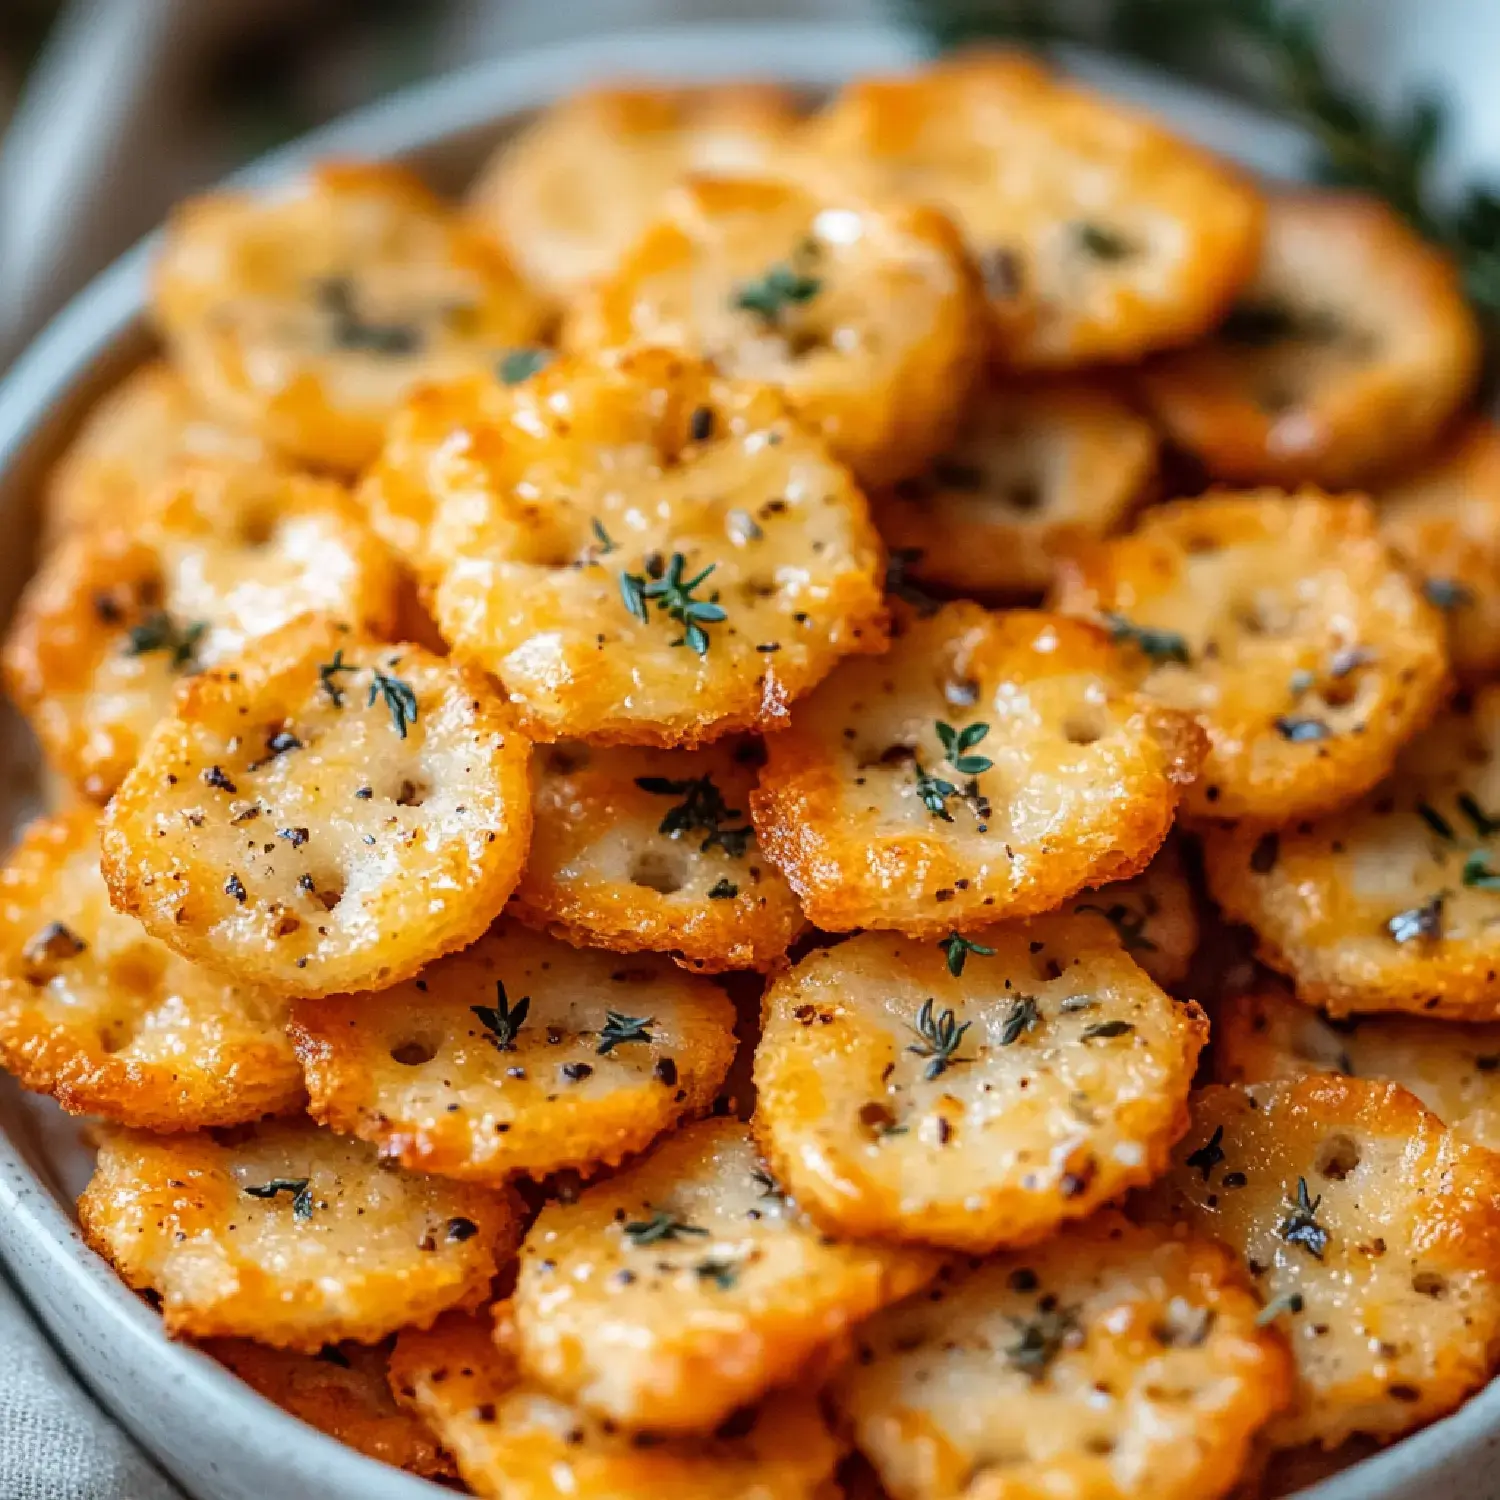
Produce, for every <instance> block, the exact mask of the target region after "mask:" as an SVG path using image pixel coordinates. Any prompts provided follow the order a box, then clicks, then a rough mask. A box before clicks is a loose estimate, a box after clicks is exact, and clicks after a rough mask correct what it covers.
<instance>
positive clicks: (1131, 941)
mask: <svg viewBox="0 0 1500 1500" xmlns="http://www.w3.org/2000/svg"><path fill="white" fill-rule="evenodd" d="M1073 910H1074V911H1091V912H1094V913H1095V914H1096V915H1097V916H1101V917H1103V918H1104V920H1105V921H1106V922H1108V923H1109V925H1110V926H1111V927H1113V928H1114V930H1115V931H1116V932H1117V933H1118V934H1119V935H1120V942H1121V945H1122V946H1123V947H1124V949H1125V951H1126V952H1127V953H1132V952H1135V951H1137V950H1139V951H1140V952H1142V953H1155V952H1156V944H1155V943H1154V942H1152V941H1151V939H1150V938H1148V937H1147V936H1146V923H1147V921H1148V920H1149V919H1148V918H1147V916H1146V914H1145V912H1141V911H1132V910H1131V909H1130V908H1129V907H1128V906H1126V905H1125V904H1124V903H1123V902H1121V901H1115V902H1113V903H1111V904H1110V905H1109V906H1100V905H1099V904H1098V902H1096V901H1080V902H1079V903H1078V905H1077V906H1075V907H1074V908H1073Z"/></svg>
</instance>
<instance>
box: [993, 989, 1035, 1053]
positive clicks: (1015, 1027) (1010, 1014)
mask: <svg viewBox="0 0 1500 1500" xmlns="http://www.w3.org/2000/svg"><path fill="white" fill-rule="evenodd" d="M1041 1019H1042V1013H1041V1011H1040V1010H1039V1009H1038V1008H1037V1003H1036V996H1035V995H1017V996H1016V998H1015V999H1014V1000H1012V1001H1011V1002H1010V1009H1009V1010H1008V1011H1006V1013H1005V1019H1004V1020H1003V1021H1002V1022H1001V1023H1000V1045H1001V1046H1002V1047H1010V1046H1013V1045H1014V1044H1015V1043H1016V1042H1018V1041H1020V1040H1021V1037H1022V1035H1023V1034H1024V1033H1025V1032H1028V1031H1033V1030H1035V1028H1036V1025H1037V1023H1038V1022H1039V1021H1040V1020H1041Z"/></svg>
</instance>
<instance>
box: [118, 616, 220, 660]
mask: <svg viewBox="0 0 1500 1500" xmlns="http://www.w3.org/2000/svg"><path fill="white" fill-rule="evenodd" d="M207 629H208V621H207V620H194V621H193V622H192V623H191V624H189V625H179V624H178V623H177V621H176V620H174V619H173V618H172V616H171V615H169V614H168V613H167V612H166V610H164V609H158V610H154V611H152V613H151V614H149V615H147V616H146V618H145V619H144V620H142V621H141V622H140V624H139V625H132V626H131V627H130V638H129V639H128V640H127V642H126V644H125V654H126V655H127V656H148V655H150V654H151V653H152V652H155V651H165V652H166V653H167V655H168V656H169V657H170V658H171V666H172V670H173V671H174V672H180V671H182V669H183V668H184V667H189V666H195V665H196V664H197V660H196V659H197V655H198V644H199V642H200V641H202V639H203V636H204V632H206V631H207Z"/></svg>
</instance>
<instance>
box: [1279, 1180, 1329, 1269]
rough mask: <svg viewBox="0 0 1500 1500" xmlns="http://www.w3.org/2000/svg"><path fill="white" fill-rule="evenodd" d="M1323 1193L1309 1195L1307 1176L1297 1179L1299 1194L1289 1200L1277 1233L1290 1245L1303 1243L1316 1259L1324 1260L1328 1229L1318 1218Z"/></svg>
mask: <svg viewBox="0 0 1500 1500" xmlns="http://www.w3.org/2000/svg"><path fill="white" fill-rule="evenodd" d="M1322 1201H1323V1195H1322V1194H1321V1193H1320V1194H1319V1195H1318V1196H1317V1197H1316V1198H1311V1197H1309V1196H1308V1192H1307V1178H1305V1177H1299V1178H1298V1179H1297V1196H1296V1198H1294V1199H1289V1200H1288V1201H1287V1205H1286V1206H1287V1215H1286V1217H1285V1218H1284V1219H1283V1220H1282V1221H1281V1223H1280V1224H1279V1225H1277V1227H1276V1233H1277V1234H1279V1235H1280V1236H1281V1238H1282V1239H1284V1240H1285V1241H1286V1242H1287V1244H1289V1245H1301V1247H1302V1248H1303V1249H1304V1250H1306V1251H1307V1253H1308V1254H1309V1255H1310V1256H1312V1257H1313V1259H1314V1260H1322V1259H1323V1252H1324V1251H1325V1250H1326V1249H1327V1248H1328V1231H1327V1230H1326V1229H1325V1228H1324V1227H1323V1226H1322V1225H1321V1224H1320V1223H1318V1220H1317V1213H1318V1205H1319V1204H1320V1203H1322Z"/></svg>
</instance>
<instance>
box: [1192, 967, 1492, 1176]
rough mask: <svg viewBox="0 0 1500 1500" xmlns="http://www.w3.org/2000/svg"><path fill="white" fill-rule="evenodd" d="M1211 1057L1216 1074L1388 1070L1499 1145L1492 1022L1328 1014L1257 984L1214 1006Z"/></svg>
mask: <svg viewBox="0 0 1500 1500" xmlns="http://www.w3.org/2000/svg"><path fill="white" fill-rule="evenodd" d="M1213 1059H1214V1076H1215V1077H1216V1078H1217V1079H1218V1080H1219V1081H1220V1082H1221V1083H1268V1082H1270V1081H1272V1080H1274V1079H1278V1078H1300V1077H1302V1076H1303V1075H1304V1074H1306V1073H1343V1074H1345V1075H1346V1076H1347V1077H1351V1078H1354V1077H1358V1078H1385V1079H1389V1080H1390V1081H1391V1082H1392V1083H1399V1084H1400V1085H1401V1086H1402V1087H1403V1088H1405V1089H1408V1090H1410V1091H1411V1092H1412V1093H1413V1094H1415V1095H1416V1096H1417V1098H1418V1099H1420V1100H1421V1101H1422V1103H1423V1104H1424V1105H1425V1106H1426V1107H1427V1108H1428V1109H1430V1110H1431V1111H1432V1112H1433V1114H1435V1115H1436V1116H1437V1117H1438V1118H1439V1119H1440V1120H1442V1121H1443V1123H1444V1124H1445V1125H1447V1126H1448V1127H1449V1128H1450V1129H1452V1130H1453V1131H1454V1132H1455V1133H1456V1134H1458V1135H1461V1136H1463V1137H1464V1138H1465V1139H1467V1140H1471V1141H1477V1142H1478V1143H1479V1145H1481V1146H1488V1147H1489V1148H1490V1149H1491V1150H1492V1151H1493V1150H1495V1149H1496V1148H1497V1147H1500V1025H1491V1026H1455V1025H1453V1024H1452V1023H1451V1022H1446V1021H1424V1020H1420V1019H1416V1018H1414V1017H1409V1016H1365V1017H1362V1018H1361V1019H1359V1020H1358V1021H1354V1020H1350V1021H1340V1022H1333V1021H1330V1020H1329V1019H1328V1017H1327V1016H1325V1015H1323V1013H1322V1012H1321V1011H1318V1010H1314V1009H1313V1007H1312V1006H1310V1005H1303V1004H1301V1003H1299V1002H1298V1001H1297V1000H1294V999H1293V998H1292V997H1291V996H1290V995H1288V994H1286V993H1285V992H1284V991H1283V990H1282V989H1281V988H1280V987H1279V986H1276V985H1272V984H1262V985H1260V986H1258V987H1257V988H1256V989H1255V990H1253V991H1251V992H1250V993H1248V994H1243V995H1234V996H1231V997H1229V998H1228V999H1227V1000H1225V1001H1224V1003H1223V1004H1222V1005H1220V1006H1219V1008H1218V1009H1217V1010H1216V1011H1215V1013H1214V1049H1213Z"/></svg>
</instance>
